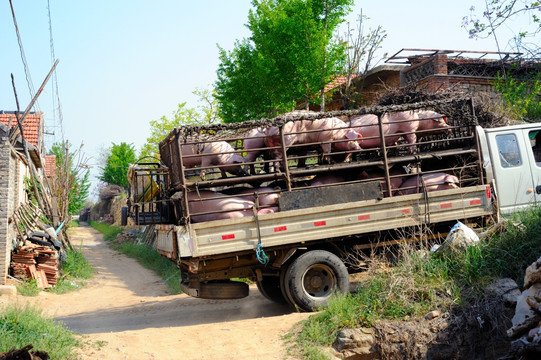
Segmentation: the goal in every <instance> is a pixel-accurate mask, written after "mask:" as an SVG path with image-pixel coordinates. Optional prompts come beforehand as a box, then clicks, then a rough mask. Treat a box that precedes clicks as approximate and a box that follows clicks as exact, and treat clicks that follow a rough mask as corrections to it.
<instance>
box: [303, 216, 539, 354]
mask: <svg viewBox="0 0 541 360" xmlns="http://www.w3.org/2000/svg"><path fill="white" fill-rule="evenodd" d="M517 224H520V225H517ZM539 234H541V208H535V207H532V208H529V209H527V210H525V211H523V212H521V213H518V214H516V216H515V218H513V219H510V220H509V221H508V224H507V226H506V229H505V231H503V232H501V233H499V234H497V235H496V236H494V237H492V238H489V239H485V240H483V241H482V242H480V243H479V244H477V245H476V246H471V247H469V248H468V249H467V250H466V251H464V252H452V253H449V254H445V255H443V256H438V257H436V256H423V255H421V254H422V253H420V252H419V251H417V250H415V249H414V248H411V247H410V246H409V245H406V244H404V245H401V247H400V256H399V259H398V260H397V262H396V263H395V264H393V266H391V267H389V268H387V269H385V270H384V271H381V266H379V267H378V266H376V269H375V270H374V273H371V274H370V276H369V277H368V278H367V279H366V280H363V281H362V282H361V283H360V286H359V288H358V290H357V291H356V292H355V293H351V294H348V295H340V296H335V297H333V298H332V299H331V300H330V301H329V306H328V307H327V308H326V309H322V311H320V312H319V313H317V314H315V315H312V316H311V317H310V318H309V319H308V320H307V321H306V322H305V323H304V325H303V329H302V330H301V332H300V333H299V335H298V337H297V341H298V344H297V345H295V346H296V348H297V350H298V351H300V352H301V353H302V355H303V358H307V359H316V358H319V357H320V355H321V354H320V353H319V352H318V351H315V350H314V349H317V347H318V346H328V345H330V344H331V343H332V342H333V341H334V340H335V339H336V335H337V333H338V332H339V331H340V330H341V329H343V328H355V327H359V326H361V327H370V326H372V324H373V323H374V321H375V320H380V319H382V320H385V319H404V318H411V317H419V316H422V315H424V314H426V313H427V312H428V311H430V310H434V309H442V310H444V311H445V310H447V309H449V308H450V307H451V306H466V305H468V304H474V303H476V302H477V301H478V300H479V299H481V298H482V297H483V295H484V288H485V287H486V286H487V285H488V284H489V283H490V282H491V281H493V280H494V279H495V278H501V277H510V278H512V279H515V281H517V283H518V284H519V286H522V285H523V284H522V282H523V278H524V271H525V269H526V267H527V266H529V265H530V264H531V263H532V262H534V261H535V260H537V258H538V256H539V252H540V251H541V236H540V235H539ZM379 264H381V263H379ZM378 269H379V270H378Z"/></svg>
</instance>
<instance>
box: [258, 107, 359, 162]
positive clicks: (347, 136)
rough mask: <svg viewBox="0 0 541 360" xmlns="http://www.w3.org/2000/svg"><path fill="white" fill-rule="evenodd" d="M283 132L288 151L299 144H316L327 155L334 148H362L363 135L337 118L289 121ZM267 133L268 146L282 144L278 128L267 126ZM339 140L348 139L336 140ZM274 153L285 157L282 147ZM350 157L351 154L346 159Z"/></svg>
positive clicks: (321, 152)
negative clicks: (361, 138)
mask: <svg viewBox="0 0 541 360" xmlns="http://www.w3.org/2000/svg"><path fill="white" fill-rule="evenodd" d="M283 132H284V147H285V148H286V151H287V149H288V148H290V147H291V146H293V145H297V144H310V145H314V144H316V146H317V147H318V150H319V152H320V154H323V155H325V156H328V155H329V154H330V153H331V150H332V149H335V150H338V151H355V150H357V151H359V150H361V146H360V145H359V143H358V141H359V139H360V137H361V136H360V134H359V133H357V132H356V131H355V130H352V129H348V128H347V125H346V123H344V122H343V121H342V120H340V119H337V118H326V119H317V120H313V121H312V120H297V121H289V122H287V123H285V124H284V126H283ZM266 135H267V137H266V138H265V144H266V145H267V146H268V147H276V146H280V136H279V130H278V128H276V127H270V128H267V129H266ZM337 140H348V141H339V142H334V141H337ZM272 153H273V155H274V158H275V159H280V158H282V157H283V154H282V149H281V148H277V149H273V151H272ZM348 155H351V154H348ZM348 159H349V156H347V157H346V159H345V160H344V161H347V160H348Z"/></svg>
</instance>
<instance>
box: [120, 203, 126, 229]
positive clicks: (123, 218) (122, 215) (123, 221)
mask: <svg viewBox="0 0 541 360" xmlns="http://www.w3.org/2000/svg"><path fill="white" fill-rule="evenodd" d="M120 225H121V226H126V225H128V208H127V207H126V206H123V207H122V208H121V209H120Z"/></svg>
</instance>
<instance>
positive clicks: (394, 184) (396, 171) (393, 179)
mask: <svg viewBox="0 0 541 360" xmlns="http://www.w3.org/2000/svg"><path fill="white" fill-rule="evenodd" d="M401 175H406V172H405V171H404V170H403V169H402V168H399V167H393V168H391V169H389V182H390V183H391V191H392V192H393V194H394V193H395V190H396V189H398V188H400V186H401V185H402V182H403V181H404V176H401ZM359 179H360V180H369V179H374V180H379V182H380V183H381V189H382V190H383V193H384V194H386V196H389V191H388V188H387V181H385V171H384V170H382V169H380V168H377V167H376V168H370V169H366V170H363V171H362V172H361V173H360V174H359Z"/></svg>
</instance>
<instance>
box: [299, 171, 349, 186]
mask: <svg viewBox="0 0 541 360" xmlns="http://www.w3.org/2000/svg"><path fill="white" fill-rule="evenodd" d="M346 181H349V176H347V172H345V171H338V172H337V171H335V172H333V173H331V174H318V175H316V176H314V178H313V179H312V180H310V181H309V185H310V186H325V185H332V184H340V183H343V182H346Z"/></svg>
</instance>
